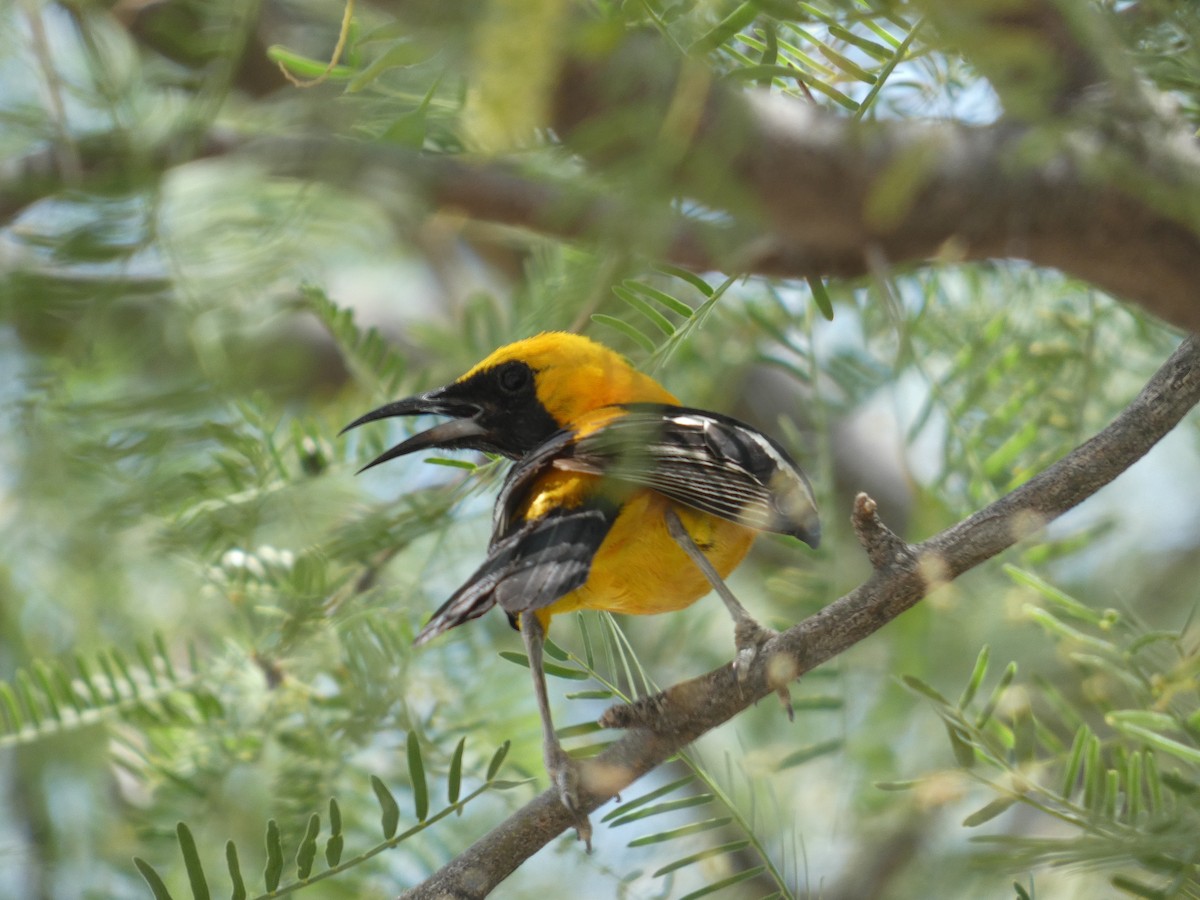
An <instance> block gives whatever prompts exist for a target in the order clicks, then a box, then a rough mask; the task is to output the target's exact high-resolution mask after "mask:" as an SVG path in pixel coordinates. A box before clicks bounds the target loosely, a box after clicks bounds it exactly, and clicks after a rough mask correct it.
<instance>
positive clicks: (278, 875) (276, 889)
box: [133, 733, 513, 900]
mask: <svg viewBox="0 0 1200 900" xmlns="http://www.w3.org/2000/svg"><path fill="white" fill-rule="evenodd" d="M459 746H460V748H461V746H462V745H461V743H460V745H459ZM408 747H409V751H408V764H409V775H410V777H411V778H412V779H413V783H414V785H415V784H416V783H417V781H418V780H419V781H420V782H421V784H422V791H423V790H424V780H425V763H424V760H423V757H422V755H421V750H420V744H419V743H418V742H417V740H416V738H415V737H414V736H413V735H412V734H411V733H410V734H409V741H408ZM505 753H506V746H504V747H500V748H499V749H498V750H497V751H496V752H495V753H494V754H493V755H492V760H491V762H490V763H489V764H488V769H487V776H486V777H485V778H484V779H483V780H482V781H481V782H480V784H479V786H478V787H476V788H475V789H474V790H472V791H471V792H470V793H468V794H467V795H466V796H465V797H461V798H460V797H459V796H458V790H459V787H458V784H457V783H455V784H453V786H452V788H451V790H450V791H449V800H448V803H447V805H446V806H444V807H442V808H441V809H439V810H438V811H437V812H435V813H433V814H432V815H429V808H428V801H429V798H428V795H427V794H425V793H420V794H418V792H416V791H414V796H415V797H416V798H417V799H416V804H417V813H416V818H417V824H416V825H414V826H412V827H411V828H408V829H406V830H405V831H403V832H401V833H400V834H397V833H396V829H397V827H398V826H399V823H400V807H399V804H397V802H396V798H395V797H394V796H393V795H392V792H391V791H390V790H389V789H388V787H387V785H385V784H384V783H383V781H382V780H381V779H380V778H378V777H377V776H375V775H372V776H371V789H372V790H373V791H374V793H375V799H376V800H377V801H378V803H379V808H380V812H381V815H382V822H381V830H382V833H383V839H382V840H380V841H378V842H376V843H375V844H374V845H373V846H371V847H369V848H368V849H366V850H364V851H363V852H361V853H359V854H358V855H357V856H354V857H352V858H350V859H346V860H343V859H342V850H343V836H342V830H341V829H342V819H341V813H340V808H339V806H338V803H337V800H336V799H334V798H332V797H331V798H330V800H329V819H330V832H329V836H328V837H327V838H326V839H325V854H324V856H325V862H326V863H327V866H328V867H327V868H326V869H325V870H324V871H322V872H318V873H317V874H315V875H314V874H313V864H314V862H315V860H316V856H317V839H318V838H319V837H320V834H321V817H320V815H319V814H317V813H315V812H314V813H312V814H311V815H310V816H309V817H308V820H307V824H306V826H305V828H304V831H303V833H302V835H301V837H300V839H299V844H298V846H297V848H296V854H295V866H296V872H295V877H294V879H293V880H290V881H284V880H283V876H284V868H285V865H286V861H285V853H284V843H283V837H282V835H281V832H280V829H279V825H278V823H277V822H276V821H275V820H274V819H270V820H269V821H268V822H267V830H266V841H265V843H266V866H265V868H264V870H263V885H264V887H265V889H266V892H265V893H262V894H255V895H254V900H266V898H267V897H282V896H285V895H288V894H294V893H297V892H299V891H301V890H303V889H305V888H307V887H310V886H311V885H314V884H317V883H320V882H323V881H325V880H327V879H330V878H333V877H336V876H337V875H339V874H341V873H343V872H348V871H351V870H353V869H355V868H357V867H359V866H361V865H362V864H363V863H365V862H366V861H367V860H369V859H371V858H372V857H373V856H376V855H378V854H380V853H383V852H384V851H385V850H391V849H393V848H395V847H397V846H398V845H400V844H401V843H403V842H404V841H406V840H408V839H410V838H412V837H415V836H416V835H418V834H420V833H421V832H423V831H424V830H426V829H427V828H429V827H431V826H432V825H434V824H435V823H436V822H438V821H439V820H441V819H443V818H445V817H447V816H449V815H450V814H451V813H456V814H457V813H461V812H462V810H463V808H464V807H465V806H466V805H467V804H468V803H470V802H471V801H472V800H474V799H475V798H476V797H479V796H481V795H483V794H485V793H487V792H488V791H492V790H502V789H504V788H506V787H512V786H513V784H512V783H509V782H503V781H499V780H497V779H496V775H497V774H498V772H499V769H500V763H501V762H502V761H503V759H504V755H505ZM456 755H457V756H458V758H460V759H461V754H456ZM176 837H177V839H178V842H179V850H180V852H181V854H182V855H183V862H184V868H185V869H186V872H187V880H188V885H189V887H190V889H191V892H192V897H193V900H207V898H208V897H209V896H210V895H209V889H208V880H207V876H206V875H205V872H204V864H203V862H202V861H201V856H200V853H199V851H198V850H197V848H196V842H195V839H194V838H193V837H192V832H191V829H190V828H189V827H188V826H187V825H186V824H185V823H183V822H180V823H179V824H178V826H177V827H176ZM225 861H226V865H227V867H228V870H229V879H230V882H231V884H232V885H233V896H234V897H235V898H245V897H247V896H248V895H247V893H246V887H245V884H246V876H245V875H244V874H243V872H242V866H241V862H240V861H239V855H238V850H237V845H236V844H235V843H234V842H233V841H229V842H227V843H226V845H225ZM133 862H134V865H135V866H136V867H137V870H138V872H139V873H140V874H141V876H142V877H143V878H144V879H145V880H146V883H147V884H148V885H149V886H150V889H151V891H152V892H153V894H154V897H155V900H170V898H171V897H172V896H173V895H172V894H171V893H170V891H169V890H168V889H167V886H166V883H165V882H164V881H163V879H162V876H161V875H159V873H158V872H157V871H156V870H155V869H154V867H153V866H151V865H150V864H149V863H148V862H146V861H145V860H144V859H141V858H138V857H134V860H133Z"/></svg>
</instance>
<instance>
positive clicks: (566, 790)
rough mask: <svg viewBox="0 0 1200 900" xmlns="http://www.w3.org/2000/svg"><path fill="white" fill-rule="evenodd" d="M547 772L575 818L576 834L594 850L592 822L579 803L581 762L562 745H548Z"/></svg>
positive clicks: (588, 848) (589, 850)
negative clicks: (569, 754)
mask: <svg viewBox="0 0 1200 900" xmlns="http://www.w3.org/2000/svg"><path fill="white" fill-rule="evenodd" d="M545 757H546V772H547V774H549V776H550V783H551V784H552V785H553V786H554V787H555V788H556V789H557V790H558V796H559V799H560V800H562V805H563V806H565V807H566V808H567V812H569V813H570V814H571V817H572V818H573V819H574V820H575V836H576V838H578V839H579V840H581V841H583V843H584V846H585V847H586V848H587V852H588V853H591V852H592V823H591V821H590V820H589V819H588V817H587V813H585V812H584V811H583V809H582V807H581V806H580V803H579V781H580V767H579V763H577V762H576V761H575V760H573V759H571V757H569V756H567V754H566V752H565V751H564V750H563V749H562V747H546V748H545Z"/></svg>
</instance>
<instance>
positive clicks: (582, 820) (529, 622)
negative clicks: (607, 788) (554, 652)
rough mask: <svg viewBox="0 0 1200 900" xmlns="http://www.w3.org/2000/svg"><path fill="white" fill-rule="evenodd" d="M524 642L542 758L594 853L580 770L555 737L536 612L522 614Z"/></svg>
mask: <svg viewBox="0 0 1200 900" xmlns="http://www.w3.org/2000/svg"><path fill="white" fill-rule="evenodd" d="M521 638H522V640H524V642H525V653H526V654H527V655H528V656H529V670H530V672H531V673H532V674H533V692H534V695H535V696H536V697H537V705H538V713H540V714H541V717H542V756H543V758H544V759H545V762H546V773H547V774H548V775H549V776H550V783H551V784H552V785H554V787H556V788H558V795H559V797H560V798H562V803H563V806H565V807H566V808H567V810H568V811H569V812H570V813H571V815H572V816H573V817H574V818H575V834H576V836H577V837H578V838H579V840H581V841H583V842H584V844H585V845H586V846H587V852H588V853H591V852H592V823H591V822H590V821H588V817H587V813H585V812H583V811H582V810H581V809H580V808H579V769H578V767H577V766H576V764H575V761H574V760H572V759H571V758H570V757H569V756H567V753H566V751H565V750H563V748H562V744H560V743H559V742H558V735H557V734H555V733H554V722H553V720H552V719H551V718H550V699H549V697H548V695H547V693H546V673H545V671H544V670H543V669H542V645H543V643H544V642H545V638H546V634H545V631H544V630H543V629H542V623H541V622H540V621H539V620H538V617H537V616H536V615H535V614H534V613H532V612H523V613H521Z"/></svg>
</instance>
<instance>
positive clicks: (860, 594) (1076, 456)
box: [401, 336, 1200, 900]
mask: <svg viewBox="0 0 1200 900" xmlns="http://www.w3.org/2000/svg"><path fill="white" fill-rule="evenodd" d="M1198 402H1200V337H1197V336H1191V337H1188V338H1187V339H1185V340H1184V341H1183V343H1182V344H1181V345H1180V346H1179V348H1178V349H1177V350H1176V351H1175V353H1174V354H1172V356H1171V357H1170V359H1168V360H1167V361H1166V363H1164V364H1163V366H1162V368H1160V369H1159V370H1158V372H1156V373H1155V375H1154V377H1153V378H1151V379H1150V381H1149V382H1148V383H1147V384H1146V386H1145V388H1143V389H1142V391H1141V393H1140V394H1138V396H1137V397H1136V398H1135V399H1134V400H1133V402H1132V403H1130V404H1129V406H1127V407H1126V408H1125V409H1124V410H1123V411H1122V412H1121V414H1120V415H1118V416H1117V418H1116V419H1114V420H1113V422H1112V424H1110V425H1109V426H1108V427H1107V428H1105V429H1104V430H1103V431H1101V432H1100V433H1099V434H1097V435H1096V436H1095V437H1093V438H1091V439H1090V440H1089V441H1087V442H1086V443H1084V444H1082V445H1081V446H1079V447H1078V448H1076V449H1075V450H1073V451H1072V452H1071V453H1069V454H1068V455H1067V456H1065V457H1064V458H1063V459H1061V460H1059V461H1058V462H1056V463H1055V464H1054V465H1052V466H1050V467H1049V468H1048V469H1046V470H1045V471H1044V472H1042V473H1041V474H1040V475H1038V476H1036V477H1035V478H1033V479H1031V480H1029V481H1028V482H1026V483H1025V484H1024V485H1022V486H1021V487H1019V488H1017V489H1016V490H1015V491H1012V492H1011V493H1009V494H1007V495H1006V496H1004V497H1002V498H1001V499H999V500H997V501H996V502H995V503H992V504H991V505H990V506H988V507H986V508H985V509H983V510H981V511H979V512H977V513H976V514H975V515H973V516H971V517H969V518H967V519H965V520H963V521H962V522H959V523H958V524H957V525H954V526H953V527H951V528H949V529H947V530H945V531H943V532H941V533H940V534H938V535H935V536H934V537H932V538H930V539H929V540H927V541H924V542H923V543H921V544H917V545H915V546H913V545H908V544H905V543H904V542H903V541H901V540H900V539H899V538H898V537H896V536H895V535H894V534H892V533H891V532H890V531H889V530H888V529H887V527H886V526H885V525H884V524H883V523H882V522H881V521H880V520H879V518H878V516H877V514H876V509H875V503H874V501H872V500H871V499H870V498H869V497H867V496H866V495H865V494H859V496H858V498H857V499H856V501H855V504H854V513H853V522H854V527H855V532H856V534H857V535H858V536H859V540H860V542H861V543H862V544H863V546H864V547H865V548H866V551H867V554H868V556H869V558H870V559H871V564H872V566H873V567H874V572H873V573H872V575H871V577H870V579H868V580H867V581H866V582H865V583H864V584H863V585H861V586H860V587H858V588H856V589H855V590H854V591H852V592H851V593H849V594H847V595H845V596H844V597H841V598H840V599H838V600H836V601H834V602H833V603H831V604H830V605H829V606H827V607H825V608H824V609H823V610H821V611H820V612H819V613H817V614H816V615H813V616H811V617H809V618H808V619H806V620H804V621H803V622H801V623H800V624H798V625H796V626H794V627H793V628H790V629H788V630H787V631H785V632H783V633H782V634H781V635H779V636H778V637H777V638H774V639H773V640H771V641H770V642H769V643H768V644H767V645H766V646H765V647H764V648H763V652H761V653H760V654H759V655H758V657H757V658H756V659H755V661H754V664H753V666H752V667H751V670H750V672H749V673H747V675H746V680H745V681H744V682H742V683H740V684H739V682H738V679H737V676H736V675H735V674H734V673H733V670H732V668H731V666H730V665H725V666H722V667H721V668H719V669H715V670H713V671H711V672H709V673H707V674H706V675H702V676H700V677H699V678H694V679H692V680H690V681H685V682H682V683H681V684H677V685H675V686H674V687H671V688H668V689H667V690H666V691H664V692H663V693H662V694H659V695H657V696H655V697H649V698H643V699H642V700H639V701H637V702H636V703H635V704H633V705H632V706H630V707H626V706H621V707H614V708H613V709H610V710H609V711H608V712H606V713H605V715H604V716H603V717H602V719H601V724H603V725H606V726H609V727H623V726H629V727H631V730H630V731H629V733H628V734H626V735H625V736H624V737H622V738H621V739H620V740H618V741H617V742H616V743H614V744H612V745H611V746H609V747H608V748H607V749H605V751H604V752H603V753H601V754H600V755H599V756H598V757H597V758H596V759H595V760H594V761H592V762H591V763H590V764H589V766H588V768H587V769H585V772H586V775H585V779H586V781H585V784H586V787H587V791H586V793H585V795H584V797H582V798H581V799H582V801H583V804H584V808H585V809H586V810H587V811H588V812H591V811H593V810H595V809H596V808H597V807H599V806H601V805H602V804H603V803H606V802H607V801H608V800H610V799H611V798H612V797H613V796H615V795H616V794H617V793H619V792H620V791H622V790H624V789H625V788H626V787H628V786H629V785H630V784H631V783H633V782H634V781H635V780H636V779H638V778H640V777H641V776H642V775H644V774H646V773H647V772H649V771H650V770H651V769H653V768H655V767H656V766H658V765H660V764H661V763H663V762H664V761H665V760H667V759H669V758H670V757H671V756H673V755H674V754H675V753H677V752H678V751H679V750H680V749H681V748H682V747H684V746H686V745H687V744H689V743H691V742H692V741H694V740H695V739H696V738H698V737H700V736H701V735H702V734H704V733H705V732H707V731H709V730H711V729H713V728H715V727H717V726H718V725H720V724H722V723H724V722H726V721H728V720H729V719H730V718H732V717H733V716H735V715H737V714H738V713H739V712H741V711H742V710H744V709H746V708H747V707H749V706H751V705H752V704H754V703H755V702H757V701H758V700H760V699H761V698H763V697H765V696H766V695H767V694H769V693H771V692H772V691H773V690H774V689H775V687H777V686H778V685H779V684H780V683H781V682H784V683H786V681H790V680H791V679H792V678H796V677H799V676H801V675H803V674H804V673H806V672H808V671H810V670H812V669H813V668H815V667H816V666H818V665H820V664H821V663H823V662H826V661H828V660H830V659H832V658H833V657H834V656H836V655H838V654H839V653H841V652H843V651H844V650H846V649H847V648H849V647H851V646H852V645H854V644H855V643H857V642H858V641H861V640H863V639H864V638H866V637H867V636H868V635H870V634H872V633H874V632H875V631H877V630H878V629H880V628H882V627H883V626H884V625H886V624H887V623H888V622H890V621H891V620H892V619H894V618H896V617H897V616H899V615H900V614H901V613H902V612H904V611H905V610H907V609H909V608H910V607H912V606H913V605H915V604H916V603H917V602H919V601H920V600H921V598H922V597H924V596H926V595H927V594H929V593H930V592H932V591H933V590H936V589H937V588H938V587H939V586H941V585H944V584H947V583H949V582H950V581H952V580H953V579H954V578H956V577H958V576H959V575H961V574H962V573H963V572H966V571H967V570H968V569H971V568H973V567H975V566H977V565H979V564H980V563H982V562H985V561H986V560H988V559H991V558H992V557H994V556H996V555H997V554H999V553H1000V552H1002V551H1003V550H1005V549H1007V548H1009V547H1011V546H1012V545H1013V544H1015V543H1017V542H1018V541H1020V540H1023V539H1025V538H1028V537H1031V536H1032V535H1034V534H1036V533H1037V532H1038V531H1040V530H1041V529H1042V528H1043V527H1045V525H1046V524H1047V523H1048V522H1050V521H1052V520H1053V519H1055V518H1057V517H1058V516H1060V515H1062V514H1063V513H1064V512H1066V511H1067V510H1069V509H1071V508H1072V507H1074V506H1076V505H1078V504H1079V503H1081V502H1083V501H1084V500H1086V499H1087V498H1088V497H1090V496H1092V495H1093V494H1094V493H1096V492H1097V491H1098V490H1100V488H1102V487H1103V486H1104V485H1106V484H1108V483H1109V482H1110V481H1112V480H1113V479H1114V478H1116V477H1117V476H1118V475H1120V474H1121V473H1122V472H1124V471H1125V470H1126V469H1128V468H1129V467H1130V466H1132V465H1133V464H1134V463H1135V462H1137V461H1138V460H1139V459H1141V458H1142V456H1144V455H1145V453H1146V452H1147V451H1148V450H1149V449H1150V448H1151V447H1153V446H1154V445H1155V444H1156V443H1157V442H1158V441H1159V440H1160V439H1161V438H1162V437H1163V436H1164V435H1166V434H1167V433H1168V432H1169V431H1170V430H1171V429H1172V428H1174V427H1175V425H1176V424H1178V423H1179V421H1180V420H1181V419H1182V418H1183V417H1184V415H1185V414H1186V413H1187V412H1188V410H1190V409H1191V408H1192V407H1193V406H1195V405H1196V403H1198ZM647 723H654V725H655V727H654V728H653V729H651V728H650V727H648V724H647ZM571 824H572V818H571V814H570V813H568V812H567V810H566V809H565V808H564V807H563V806H562V804H561V802H559V799H558V794H557V792H556V791H553V790H550V791H546V792H544V793H543V794H541V795H540V796H538V797H537V798H535V799H534V800H533V801H532V802H530V803H529V804H528V805H526V806H525V807H523V808H522V809H520V810H518V811H517V812H516V813H514V814H513V815H512V816H511V817H510V818H509V819H507V820H506V821H505V822H503V823H502V824H500V825H499V826H497V827H496V828H495V829H493V830H492V831H491V832H490V833H489V834H487V835H485V836H484V837H483V838H481V839H480V840H479V841H477V842H476V843H475V844H472V845H471V846H470V847H469V848H467V849H466V850H465V851H463V853H462V854H460V855H459V856H458V857H457V858H455V859H454V860H452V861H451V862H449V863H448V864H447V865H446V866H445V867H444V868H442V869H441V870H439V871H438V872H436V873H435V874H434V875H433V876H431V877H430V878H429V879H428V880H427V881H426V882H424V883H423V884H421V885H419V886H417V887H414V888H412V889H411V890H409V891H406V892H405V893H404V894H403V895H401V896H402V897H403V898H405V900H419V898H434V897H438V898H442V897H454V898H463V900H466V898H478V897H484V896H486V895H487V894H488V892H489V891H491V890H492V889H493V888H494V887H495V886H496V885H497V884H499V883H500V882H501V881H503V880H504V879H505V878H506V877H508V875H509V874H511V873H512V872H513V871H514V870H515V869H516V868H517V867H518V866H519V865H521V863H523V862H524V861H525V860H526V859H528V858H529V857H530V856H532V855H533V854H534V853H536V852H537V851H538V850H539V849H541V848H542V847H543V846H545V845H546V844H547V843H549V841H550V840H552V839H553V838H554V837H555V836H556V835H558V834H560V833H561V832H562V831H564V830H566V829H567V828H568V827H569V826H570V825H571Z"/></svg>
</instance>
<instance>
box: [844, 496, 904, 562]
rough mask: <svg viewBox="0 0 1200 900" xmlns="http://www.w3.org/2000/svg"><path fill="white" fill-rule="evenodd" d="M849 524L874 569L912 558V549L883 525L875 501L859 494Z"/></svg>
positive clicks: (855, 499)
mask: <svg viewBox="0 0 1200 900" xmlns="http://www.w3.org/2000/svg"><path fill="white" fill-rule="evenodd" d="M850 524H851V525H852V526H854V536H855V537H857V538H858V542H859V543H860V544H861V545H862V548H863V550H865V551H866V553H867V559H869V560H870V561H871V565H872V566H873V567H874V568H876V569H882V568H884V567H886V566H888V565H892V564H895V563H897V562H901V561H903V560H905V559H906V558H907V559H911V558H912V557H913V551H912V548H911V547H909V546H908V544H906V543H904V541H902V540H900V538H898V537H897V536H896V534H895V532H893V531H892V530H891V529H890V528H888V527H887V526H886V525H884V524H883V521H882V520H881V519H880V518H879V515H878V506H877V505H876V503H875V501H874V500H872V499H871V498H870V497H868V496H867V495H866V494H864V493H859V495H858V496H857V497H855V498H854V512H853V513H851V515H850Z"/></svg>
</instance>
